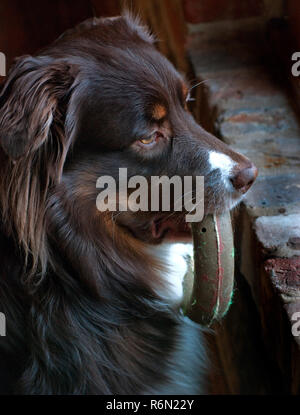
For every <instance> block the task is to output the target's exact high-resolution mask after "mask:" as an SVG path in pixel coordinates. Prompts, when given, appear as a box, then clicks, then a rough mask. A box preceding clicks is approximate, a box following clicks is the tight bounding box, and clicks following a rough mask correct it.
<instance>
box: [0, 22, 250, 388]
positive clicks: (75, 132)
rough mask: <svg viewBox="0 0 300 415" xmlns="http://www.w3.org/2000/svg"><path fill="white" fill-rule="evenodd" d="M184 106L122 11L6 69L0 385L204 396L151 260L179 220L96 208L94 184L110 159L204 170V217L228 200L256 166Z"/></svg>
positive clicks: (201, 363) (124, 164)
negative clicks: (4, 324) (3, 324)
mask: <svg viewBox="0 0 300 415" xmlns="http://www.w3.org/2000/svg"><path fill="white" fill-rule="evenodd" d="M187 99H188V86H187V84H186V82H185V80H184V79H183V78H182V76H181V75H180V74H179V73H178V72H177V71H176V70H175V69H174V67H173V66H172V65H171V63H170V62H168V61H167V60H166V59H165V58H164V57H163V56H162V55H161V54H160V53H159V52H157V50H156V49H155V47H154V44H153V39H152V37H151V36H150V35H149V34H148V32H147V31H146V30H145V29H144V28H142V27H141V26H140V24H139V23H138V22H137V21H136V20H135V19H133V18H131V17H129V16H123V17H116V18H110V19H92V20H88V21H86V22H84V23H82V24H81V25H79V26H78V27H76V28H75V29H74V30H70V31H68V32H66V33H65V34H64V35H63V36H61V37H60V38H59V39H58V40H57V41H56V42H54V44H52V45H51V46H50V47H49V48H47V49H45V50H44V51H43V52H41V53H40V54H39V55H38V56H35V57H31V56H25V57H22V58H20V59H18V61H17V62H16V64H15V65H14V67H13V68H12V69H11V71H10V73H9V75H8V77H7V79H6V82H5V84H4V85H3V86H2V89H1V91H0V145H1V152H0V157H1V160H0V166H1V167H0V170H1V171H0V178H1V179H0V180H1V189H0V208H1V212H2V223H1V233H0V241H1V248H0V255H1V271H0V273H1V276H0V311H1V312H3V313H4V314H5V316H6V321H7V335H6V337H1V338H0V355H1V358H0V386H1V390H2V392H9V393H13V392H19V393H25V394H110V393H113V394H136V393H138V394H142V393H144V394H146V393H162V394H164V393H170V394H172V393H173V394H182V393H186V394H188V393H202V392H204V391H205V389H204V373H205V366H206V362H207V358H206V355H205V349H204V347H203V345H202V336H201V332H200V330H199V329H198V328H197V327H195V325H194V324H192V323H190V322H189V321H188V320H187V319H185V318H184V317H183V316H182V315H181V313H180V310H179V305H178V304H179V301H178V292H177V294H176V293H175V294H176V295H177V297H176V295H175V294H174V296H173V295H172V289H171V286H169V285H168V284H172V281H170V279H171V277H172V274H171V273H170V274H168V273H167V268H166V266H165V264H164V261H163V260H162V258H161V257H162V256H163V255H162V254H160V255H158V254H157V251H158V250H159V247H160V244H161V242H163V241H164V240H165V239H166V238H172V237H175V236H178V235H179V236H180V237H182V236H187V237H190V229H189V227H187V226H185V223H184V215H183V213H178V212H176V213H175V214H174V215H171V216H170V212H169V213H168V214H167V213H166V212H156V213H154V212H117V213H116V212H115V213H108V212H99V210H97V208H96V198H97V194H98V190H97V189H96V181H97V178H98V177H100V176H103V175H110V176H112V177H114V178H115V179H116V181H118V172H119V168H127V171H128V176H129V177H131V176H133V175H142V176H144V177H146V178H147V179H149V178H150V177H151V176H161V175H166V176H169V177H170V176H174V175H177V176H180V177H184V176H186V175H188V176H193V177H195V176H204V178H205V212H206V213H209V212H210V213H211V212H221V211H223V210H224V209H229V208H231V207H232V206H233V205H235V204H236V203H238V202H239V201H240V199H241V197H242V194H243V193H245V192H246V191H247V189H248V188H249V187H250V185H251V184H252V182H253V181H254V179H255V177H256V174H257V172H256V168H255V167H254V166H253V165H252V163H251V162H250V161H249V160H248V159H246V158H245V157H243V156H242V155H240V154H237V153H235V152H233V151H232V150H231V149H229V148H228V147H227V146H226V145H225V144H223V143H222V142H221V141H219V140H218V139H216V138H215V137H213V136H212V135H211V134H209V133H207V132H206V131H204V130H203V129H202V128H201V127H200V126H199V125H197V124H196V122H195V121H194V119H193V117H192V116H191V114H190V113H189V112H188V111H187V107H186V100H187ZM154 246H156V248H154ZM151 247H153V248H151ZM161 252H164V251H163V250H162V251H161ZM166 275H167V277H166ZM175 285H176V284H175ZM173 288H174V287H173ZM179 291H180V290H179ZM179 296H180V294H179ZM175 297H176V298H175Z"/></svg>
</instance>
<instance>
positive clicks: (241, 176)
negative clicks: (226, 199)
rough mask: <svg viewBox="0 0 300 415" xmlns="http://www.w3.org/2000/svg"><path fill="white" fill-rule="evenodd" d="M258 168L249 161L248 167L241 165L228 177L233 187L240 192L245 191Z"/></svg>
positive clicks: (251, 182)
mask: <svg viewBox="0 0 300 415" xmlns="http://www.w3.org/2000/svg"><path fill="white" fill-rule="evenodd" d="M257 173H258V170H257V168H256V167H255V166H254V164H253V163H251V165H250V166H248V167H243V168H241V169H240V170H239V171H237V172H236V173H235V175H234V176H232V177H231V178H230V181H231V183H232V184H233V187H234V188H235V189H236V190H238V191H239V192H240V193H246V192H247V190H249V188H250V187H251V185H252V184H253V182H254V181H255V179H256V177H257Z"/></svg>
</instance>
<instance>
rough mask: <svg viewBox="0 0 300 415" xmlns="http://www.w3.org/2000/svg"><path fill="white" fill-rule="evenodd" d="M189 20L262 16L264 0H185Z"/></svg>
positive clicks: (209, 20)
mask: <svg viewBox="0 0 300 415" xmlns="http://www.w3.org/2000/svg"><path fill="white" fill-rule="evenodd" d="M183 9H184V14H185V18H186V20H187V22H189V23H204V22H212V21H217V20H227V19H241V18H245V17H254V16H260V15H262V14H263V12H264V2H263V1H262V0H247V1H241V0H201V1H200V0H183Z"/></svg>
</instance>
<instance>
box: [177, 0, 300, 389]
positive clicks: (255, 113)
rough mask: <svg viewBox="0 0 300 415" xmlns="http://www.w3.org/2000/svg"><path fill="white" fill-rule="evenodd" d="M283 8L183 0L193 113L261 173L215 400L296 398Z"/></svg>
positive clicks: (244, 235) (241, 249)
mask: <svg viewBox="0 0 300 415" xmlns="http://www.w3.org/2000/svg"><path fill="white" fill-rule="evenodd" d="M292 3H293V2H290V6H293V7H294V8H297V7H298V6H297V5H296V4H293V5H292ZM241 4H243V7H242V6H241ZM282 6H283V4H282V3H281V2H272V3H271V2H269V1H253V2H251V1H249V2H240V1H234V0H228V1H225V0H224V1H220V2H213V1H205V0H203V1H196V0H195V1H193V0H183V7H184V10H185V16H186V19H187V21H188V23H189V25H188V27H189V36H188V42H187V46H188V55H189V59H190V60H191V63H192V67H193V70H194V74H195V75H196V77H197V79H199V80H202V81H204V82H203V83H202V84H201V86H200V87H199V88H198V90H197V101H196V102H197V105H196V109H195V113H196V116H197V117H198V119H199V121H200V122H201V123H202V124H203V125H204V126H205V127H206V128H208V129H209V130H211V131H212V132H213V133H214V134H216V135H217V136H218V137H219V138H221V139H222V140H223V141H225V142H226V143H228V144H229V145H230V146H231V147H232V148H234V149H235V150H236V151H239V152H241V153H243V154H245V155H246V156H248V157H249V158H250V159H251V160H252V161H253V162H254V163H255V164H256V165H257V167H258V168H259V177H258V179H257V181H256V183H255V184H254V186H253V188H252V189H251V191H250V192H249V193H248V194H247V195H246V198H245V199H244V202H243V204H242V205H241V207H240V209H239V210H238V211H236V212H235V215H234V223H235V239H236V243H235V245H236V248H237V276H236V277H237V285H236V293H235V299H234V302H233V305H232V307H231V310H230V311H229V313H228V315H227V317H226V318H225V319H224V321H223V322H222V324H221V325H219V326H217V327H216V328H215V329H216V336H215V338H214V341H215V350H216V355H217V356H216V360H217V361H218V362H219V365H220V369H219V370H220V371H221V372H222V376H223V378H224V381H223V383H222V384H220V381H219V380H218V379H216V376H215V377H214V378H213V387H212V391H213V392H216V393H262V394H265V393H274V392H276V393H299V392H300V376H299V373H300V349H299V345H300V341H299V339H300V337H299V338H298V337H294V336H293V335H292V330H291V328H292V324H293V320H292V315H293V313H294V312H296V311H300V268H299V263H300V242H299V241H300V125H299V121H298V113H297V112H295V105H294V102H293V100H292V99H291V95H290V93H289V88H288V82H287V80H288V76H287V74H285V73H284V69H283V67H282V68H281V69H280V65H281V63H280V59H279V58H280V55H281V54H280V53H278V49H280V48H284V49H286V47H285V46H286V44H285V43H284V42H283V41H282V40H281V42H279V40H280V36H281V31H280V30H279V31H278V33H277V35H278V36H279V37H277V39H276V37H275V38H274V37H273V38H272V36H269V34H268V31H267V28H268V27H269V19H270V17H276V18H280V17H281V15H284V8H283V7H282ZM292 20H293V19H292ZM294 20H296V19H295V18H294ZM279 26H281V25H279ZM298 27H300V26H298ZM297 30H298V29H297ZM270 39H273V41H274V40H276V42H275V43H276V44H274V43H272V42H271V43H270ZM287 39H288V38H287ZM250 297H251V298H250ZM245 342H247V344H245Z"/></svg>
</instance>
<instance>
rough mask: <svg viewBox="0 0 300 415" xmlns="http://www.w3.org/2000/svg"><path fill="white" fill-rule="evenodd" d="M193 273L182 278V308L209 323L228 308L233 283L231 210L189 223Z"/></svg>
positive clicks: (202, 322) (219, 317) (218, 318)
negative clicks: (191, 240) (192, 247)
mask: <svg viewBox="0 0 300 415" xmlns="http://www.w3.org/2000/svg"><path fill="white" fill-rule="evenodd" d="M192 233H193V242H194V272H188V273H187V274H186V276H185V280H184V301H183V306H182V307H183V311H184V313H185V314H186V315H187V316H188V317H189V318H190V319H191V320H193V321H195V322H197V323H199V324H201V325H204V326H210V325H211V324H212V323H213V322H214V321H215V320H220V319H221V318H222V317H224V315H225V314H226V312H227V311H228V309H229V307H230V304H231V298H232V294H233V284H234V244H233V234H232V225H231V218H230V213H229V212H225V213H223V214H222V215H208V216H207V217H206V218H205V219H204V220H203V221H202V222H201V223H193V224H192Z"/></svg>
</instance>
